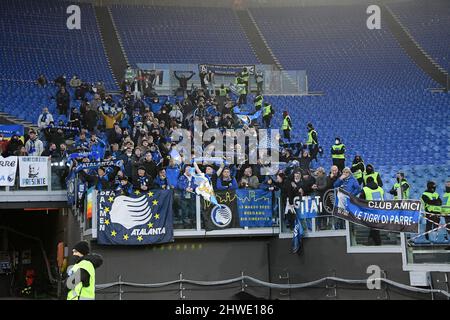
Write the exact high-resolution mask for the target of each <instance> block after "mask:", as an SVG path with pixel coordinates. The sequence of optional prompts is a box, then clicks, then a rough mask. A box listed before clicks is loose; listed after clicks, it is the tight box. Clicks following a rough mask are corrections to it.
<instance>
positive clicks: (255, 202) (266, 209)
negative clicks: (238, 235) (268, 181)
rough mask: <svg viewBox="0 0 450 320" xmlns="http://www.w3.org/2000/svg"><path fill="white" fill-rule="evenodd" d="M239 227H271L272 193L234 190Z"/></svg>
mask: <svg viewBox="0 0 450 320" xmlns="http://www.w3.org/2000/svg"><path fill="white" fill-rule="evenodd" d="M236 195H237V210H238V214H239V222H240V226H241V227H250V228H254V227H257V228H261V227H272V208H273V206H272V191H265V190H247V189H238V190H236Z"/></svg>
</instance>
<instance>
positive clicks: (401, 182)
mask: <svg viewBox="0 0 450 320" xmlns="http://www.w3.org/2000/svg"><path fill="white" fill-rule="evenodd" d="M399 188H401V197H399V194H398V189H399ZM409 190H410V186H409V183H408V181H406V179H405V174H404V173H403V172H398V173H397V182H396V183H395V184H394V185H393V186H392V189H391V191H389V193H390V194H392V195H393V196H394V200H399V199H402V200H403V199H409Z"/></svg>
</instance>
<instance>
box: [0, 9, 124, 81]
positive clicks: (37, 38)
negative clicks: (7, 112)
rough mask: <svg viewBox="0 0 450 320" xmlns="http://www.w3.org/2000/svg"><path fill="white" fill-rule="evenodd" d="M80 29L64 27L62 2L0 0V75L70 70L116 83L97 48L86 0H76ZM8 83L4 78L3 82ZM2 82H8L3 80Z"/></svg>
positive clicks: (9, 76)
mask: <svg viewBox="0 0 450 320" xmlns="http://www.w3.org/2000/svg"><path fill="white" fill-rule="evenodd" d="M79 6H80V9H81V11H82V13H83V16H82V28H81V30H69V29H68V28H67V26H66V19H67V17H68V14H67V13H66V9H67V3H64V2H61V1H56V0H43V1H32V0H18V1H12V0H5V1H2V2H1V3H0V34H1V35H0V42H1V43H2V46H1V49H0V50H1V51H0V52H1V57H2V58H1V59H0V68H1V70H2V74H1V79H8V80H27V81H34V80H35V79H36V78H37V77H38V75H39V74H45V76H46V77H47V78H48V79H51V80H53V79H55V78H56V77H58V76H60V75H61V74H66V75H67V77H68V78H69V79H70V77H72V75H74V74H76V75H78V77H80V78H81V79H83V80H84V81H88V82H95V81H98V80H100V79H101V80H102V81H103V82H104V83H105V85H106V87H107V88H108V89H115V88H116V85H115V82H114V79H113V77H112V74H111V71H110V69H109V66H108V61H107V58H106V55H105V53H104V51H103V46H102V42H101V38H100V35H99V31H98V27H97V22H96V19H95V15H94V10H93V7H92V5H91V4H79ZM9 84H10V83H9ZM3 85H8V83H6V84H3Z"/></svg>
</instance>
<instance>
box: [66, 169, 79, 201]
mask: <svg viewBox="0 0 450 320" xmlns="http://www.w3.org/2000/svg"><path fill="white" fill-rule="evenodd" d="M66 185H67V203H68V204H70V205H72V206H73V205H74V204H75V200H76V196H77V195H76V184H75V172H74V171H73V170H71V171H70V173H69V175H68V176H67V178H66Z"/></svg>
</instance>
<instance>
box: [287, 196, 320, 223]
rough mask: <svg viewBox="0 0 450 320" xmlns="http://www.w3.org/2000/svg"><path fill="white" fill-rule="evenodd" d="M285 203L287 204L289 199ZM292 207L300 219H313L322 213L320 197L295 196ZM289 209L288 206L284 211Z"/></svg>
mask: <svg viewBox="0 0 450 320" xmlns="http://www.w3.org/2000/svg"><path fill="white" fill-rule="evenodd" d="M287 201H288V202H289V198H288V199H287ZM292 205H293V207H294V209H295V212H296V213H297V214H298V215H299V216H300V219H311V218H315V217H317V215H319V214H320V213H321V212H322V200H321V198H320V196H297V197H295V198H294V200H293V203H292ZM289 208H290V207H289V206H286V211H287V210H288V209H289ZM285 213H286V212H285Z"/></svg>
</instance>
